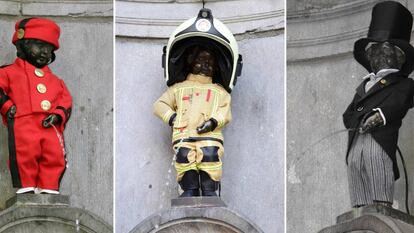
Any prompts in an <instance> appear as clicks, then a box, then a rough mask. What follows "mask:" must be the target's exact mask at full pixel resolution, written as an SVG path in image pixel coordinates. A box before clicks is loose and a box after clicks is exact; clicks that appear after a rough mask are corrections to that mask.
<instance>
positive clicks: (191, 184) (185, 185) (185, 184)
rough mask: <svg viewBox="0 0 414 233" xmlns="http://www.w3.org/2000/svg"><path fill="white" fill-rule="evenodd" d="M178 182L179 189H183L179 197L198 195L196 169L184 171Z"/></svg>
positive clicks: (198, 183) (198, 185)
mask: <svg viewBox="0 0 414 233" xmlns="http://www.w3.org/2000/svg"><path fill="white" fill-rule="evenodd" d="M179 184H180V186H181V189H182V190H184V192H183V193H182V194H181V195H180V197H196V196H200V191H199V188H200V182H199V175H198V172H197V171H196V170H190V171H186V172H185V173H184V176H183V178H182V179H181V181H180V182H179Z"/></svg>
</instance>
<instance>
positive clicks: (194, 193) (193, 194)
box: [180, 189, 200, 197]
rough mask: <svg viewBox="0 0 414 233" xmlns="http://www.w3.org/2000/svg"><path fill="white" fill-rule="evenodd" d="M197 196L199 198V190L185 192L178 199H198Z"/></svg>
mask: <svg viewBox="0 0 414 233" xmlns="http://www.w3.org/2000/svg"><path fill="white" fill-rule="evenodd" d="M198 196H200V190H198V189H190V190H186V191H184V192H183V193H181V195H180V197H198Z"/></svg>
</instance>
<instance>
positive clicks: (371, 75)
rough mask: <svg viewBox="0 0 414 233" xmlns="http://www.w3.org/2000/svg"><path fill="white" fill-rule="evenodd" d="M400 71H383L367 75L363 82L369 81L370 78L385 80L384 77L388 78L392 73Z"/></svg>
mask: <svg viewBox="0 0 414 233" xmlns="http://www.w3.org/2000/svg"><path fill="white" fill-rule="evenodd" d="M398 71H400V70H398V69H382V70H380V71H378V73H377V74H375V73H370V74H367V75H366V76H364V77H363V78H362V79H363V80H365V79H368V78H369V79H379V78H383V77H385V76H387V75H389V74H391V73H396V72H398Z"/></svg>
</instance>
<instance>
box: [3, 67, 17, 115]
mask: <svg viewBox="0 0 414 233" xmlns="http://www.w3.org/2000/svg"><path fill="white" fill-rule="evenodd" d="M9 90H10V88H9V77H8V75H7V73H6V71H5V70H4V69H0V106H1V107H0V113H1V114H2V115H3V116H5V115H6V113H7V111H8V110H9V109H10V107H11V106H13V105H14V103H13V102H12V101H11V100H10V99H9V97H8V96H7V93H8V92H9Z"/></svg>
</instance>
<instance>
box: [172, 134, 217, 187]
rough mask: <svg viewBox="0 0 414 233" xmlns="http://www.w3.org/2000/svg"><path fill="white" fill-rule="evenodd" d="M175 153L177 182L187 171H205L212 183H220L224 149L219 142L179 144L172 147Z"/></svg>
mask: <svg viewBox="0 0 414 233" xmlns="http://www.w3.org/2000/svg"><path fill="white" fill-rule="evenodd" d="M174 150H175V151H176V160H175V169H176V171H177V181H181V179H182V177H183V175H184V173H185V172H187V171H189V170H196V171H200V170H201V171H205V172H206V173H208V174H209V176H210V178H211V179H212V180H214V181H220V179H221V174H222V172H221V170H222V162H221V158H222V157H223V154H224V147H223V145H222V144H221V143H220V142H217V141H213V140H202V141H194V142H179V143H177V144H175V145H174Z"/></svg>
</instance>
